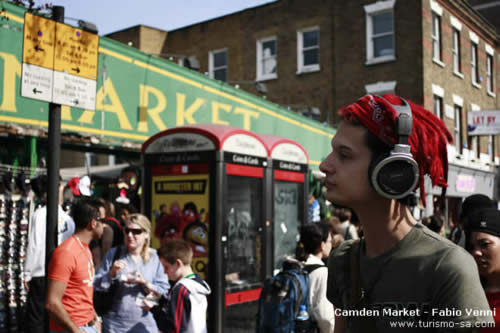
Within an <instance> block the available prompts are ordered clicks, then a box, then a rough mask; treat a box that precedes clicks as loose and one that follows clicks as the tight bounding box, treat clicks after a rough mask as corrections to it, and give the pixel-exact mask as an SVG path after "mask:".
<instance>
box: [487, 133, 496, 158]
mask: <svg viewBox="0 0 500 333" xmlns="http://www.w3.org/2000/svg"><path fill="white" fill-rule="evenodd" d="M488 154H489V155H490V161H491V162H495V136H494V135H488Z"/></svg>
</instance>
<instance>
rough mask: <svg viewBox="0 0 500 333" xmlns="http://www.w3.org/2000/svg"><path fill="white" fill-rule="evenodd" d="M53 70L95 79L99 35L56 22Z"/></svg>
mask: <svg viewBox="0 0 500 333" xmlns="http://www.w3.org/2000/svg"><path fill="white" fill-rule="evenodd" d="M55 39H56V45H55V56H54V70H56V71H58V72H66V73H69V74H72V75H76V76H80V77H84V78H87V79H91V80H97V55H98V51H99V50H98V48H99V36H98V35H96V34H92V33H89V32H86V31H83V30H81V29H77V28H73V27H71V26H69V25H65V24H62V23H57V24H56V37H55Z"/></svg>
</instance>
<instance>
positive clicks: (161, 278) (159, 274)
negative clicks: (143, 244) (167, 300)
mask: <svg viewBox="0 0 500 333" xmlns="http://www.w3.org/2000/svg"><path fill="white" fill-rule="evenodd" d="M150 251H153V250H152V249H150ZM148 264H149V265H150V269H151V270H152V272H153V274H152V275H153V280H152V281H147V280H146V279H144V277H143V276H142V275H141V276H140V278H139V281H138V283H140V284H142V286H143V288H144V292H145V293H146V294H149V293H151V292H154V293H155V294H156V295H158V296H159V295H164V296H166V295H167V294H168V290H169V289H170V283H169V282H168V276H167V274H165V269H164V268H163V265H162V264H161V262H160V259H159V257H158V256H157V255H156V252H154V253H152V257H151V259H150V261H149V263H148Z"/></svg>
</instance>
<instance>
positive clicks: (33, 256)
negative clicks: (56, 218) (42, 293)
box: [24, 208, 45, 285]
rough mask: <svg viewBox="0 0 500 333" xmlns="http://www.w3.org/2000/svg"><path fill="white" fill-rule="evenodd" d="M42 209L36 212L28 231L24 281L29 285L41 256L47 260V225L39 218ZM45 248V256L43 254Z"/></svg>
mask: <svg viewBox="0 0 500 333" xmlns="http://www.w3.org/2000/svg"><path fill="white" fill-rule="evenodd" d="M41 210H42V208H39V209H37V210H36V211H35V213H34V214H33V216H32V217H31V221H30V225H29V231H28V247H27V249H26V261H25V262H24V280H25V283H26V284H27V285H29V282H30V281H31V278H32V277H33V271H34V269H35V267H36V265H37V263H38V262H39V260H40V259H41V256H43V258H44V259H45V243H43V244H42V242H45V228H44V226H45V223H41V222H42V221H41V220H40V219H39V218H38V216H39V215H40V214H41ZM42 246H43V250H44V251H43V254H42V253H41V252H42V251H41V250H42V248H41V247H42Z"/></svg>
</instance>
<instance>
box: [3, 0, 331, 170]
mask: <svg viewBox="0 0 500 333" xmlns="http://www.w3.org/2000/svg"><path fill="white" fill-rule="evenodd" d="M2 6H4V7H5V8H6V9H7V15H9V18H11V19H9V20H8V21H7V22H6V23H5V24H4V25H3V26H0V122H3V123H14V124H19V125H27V126H40V127H45V128H48V114H49V112H48V104H49V103H48V102H46V101H41V100H34V99H31V97H32V96H27V97H30V98H24V97H22V96H21V94H20V92H19V89H18V88H19V87H20V85H21V75H22V68H23V66H22V64H23V54H22V46H23V33H22V31H23V28H24V10H23V9H21V8H20V7H17V6H14V5H12V4H9V3H3V4H2ZM44 36H45V34H44ZM32 45H35V43H33V44H32ZM48 45H49V46H50V43H49V44H48ZM35 46H36V45H35ZM35 46H33V47H32V49H33V48H34V47H35ZM55 47H57V43H56V44H55V45H54V48H55ZM68 47H69V48H68ZM75 47H76V49H78V45H76V44H74V45H73V44H72V46H71V45H69V44H68V45H67V47H66V50H67V52H66V55H68V54H71V50H72V49H74V48H75ZM80 49H82V48H81V47H80ZM68 52H69V53H68ZM89 54H90V49H89ZM98 57H99V58H98V61H97V66H98V68H97V72H96V73H97V82H96V90H97V93H96V96H95V110H93V109H92V107H91V106H92V105H91V104H93V103H92V102H91V101H90V102H89V104H85V103H83V102H82V100H83V99H85V98H86V97H85V96H87V95H86V93H87V92H88V91H90V90H92V89H93V88H92V87H90V88H89V87H87V86H83V85H79V86H72V89H71V90H68V91H67V94H63V96H60V97H61V99H64V100H66V101H67V102H68V104H71V106H67V105H62V107H61V130H62V132H63V133H64V132H75V133H81V134H85V135H95V136H96V137H97V138H99V140H100V141H101V143H103V144H106V145H110V146H120V145H122V144H123V141H124V140H126V141H130V142H138V143H141V142H144V141H145V140H147V139H149V138H150V137H151V136H153V135H155V134H157V133H158V132H161V131H164V130H166V129H168V128H172V127H177V126H184V125H194V124H207V123H210V124H222V125H230V126H232V127H236V128H242V129H245V130H249V131H251V132H254V133H257V134H259V133H263V134H271V135H276V136H281V137H285V138H288V139H291V140H293V141H296V142H298V143H299V144H300V145H302V146H303V147H304V149H305V150H306V151H307V153H308V155H309V157H310V159H309V164H311V165H313V166H315V167H316V168H317V167H318V165H319V164H320V162H321V160H322V159H324V158H325V157H326V156H327V155H328V153H329V152H330V150H331V147H330V142H331V139H332V137H333V135H334V134H335V130H334V129H333V128H331V127H329V126H326V125H323V124H321V123H319V122H316V121H313V120H310V119H307V118H305V117H302V116H300V115H297V114H296V113H294V112H292V111H288V110H285V109H284V108H282V107H280V106H278V105H277V104H274V103H271V102H269V101H266V100H264V99H262V98H259V97H257V96H255V95H252V94H249V93H246V92H244V91H241V90H240V89H235V88H234V87H232V86H230V85H227V84H225V83H223V82H220V81H216V80H213V79H210V78H208V77H206V76H204V75H202V74H200V73H197V72H195V71H192V70H189V69H186V68H183V67H180V66H178V65H177V64H174V63H172V62H169V61H166V60H163V59H159V58H155V57H153V56H151V55H148V54H145V53H142V52H140V51H138V50H135V49H133V48H130V47H128V46H126V45H122V44H120V43H117V42H116V41H113V40H110V39H108V38H106V37H101V38H100V39H99V45H98ZM79 58H80V57H79ZM81 58H82V59H83V58H84V56H83V55H82V57H81ZM41 59H42V58H40V59H39V61H42V60H41ZM58 63H59V64H60V66H62V67H64V68H69V70H68V72H67V74H68V75H74V74H75V72H78V71H77V70H76V69H77V67H71V68H70V67H68V66H69V65H71V64H74V63H71V62H70V61H67V59H66V60H65V58H64V57H62V58H60V61H58ZM82 63H83V60H82ZM86 64H89V62H88V61H87V62H86ZM62 67H61V68H62ZM72 68H74V69H75V71H73V70H72ZM78 69H79V70H80V73H87V74H88V73H89V71H90V70H91V69H93V68H92V66H86V67H85V68H83V67H78ZM63 73H64V72H63ZM32 76H34V75H32ZM35 76H37V77H38V78H40V79H39V81H40V82H39V85H35V83H32V84H31V85H30V86H29V87H28V89H27V91H31V93H32V94H33V89H34V88H36V89H35V90H36V91H37V93H36V95H37V96H38V95H39V93H38V91H39V90H40V87H42V86H44V85H47V84H48V85H49V86H50V85H51V83H50V82H49V83H47V79H46V76H45V75H43V73H42V74H40V73H36V75H35ZM79 78H80V79H89V80H90V78H89V75H87V76H86V77H81V76H80V77H79ZM73 81H74V80H73ZM73 81H71V82H73ZM77 81H78V82H76V81H75V82H76V83H77V84H78V83H79V82H81V81H80V80H77ZM71 82H70V83H71ZM75 82H73V83H75ZM73 83H71V84H73ZM52 85H53V84H52ZM62 88H64V87H62ZM76 92H78V93H81V98H74V97H75V96H76ZM84 95H85V96H84ZM47 99H48V98H45V100H47ZM76 101H78V104H77V103H76ZM228 144H229V142H228ZM238 144H240V143H239V142H232V143H231V145H232V146H233V147H234V148H235V149H239V148H236V146H238ZM226 151H227V150H226ZM229 151H233V152H236V151H239V150H234V149H229ZM255 155H257V156H262V155H265V154H264V150H263V151H259V152H258V153H256V154H255Z"/></svg>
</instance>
